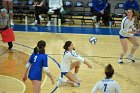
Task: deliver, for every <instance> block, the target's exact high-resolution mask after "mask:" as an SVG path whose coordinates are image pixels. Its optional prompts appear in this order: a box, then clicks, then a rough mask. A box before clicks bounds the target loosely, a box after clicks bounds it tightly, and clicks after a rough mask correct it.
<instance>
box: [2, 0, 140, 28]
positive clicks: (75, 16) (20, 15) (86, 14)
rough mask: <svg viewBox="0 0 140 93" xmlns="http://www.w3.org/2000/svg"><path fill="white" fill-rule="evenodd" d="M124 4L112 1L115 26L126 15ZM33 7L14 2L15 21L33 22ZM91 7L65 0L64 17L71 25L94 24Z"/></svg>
mask: <svg viewBox="0 0 140 93" xmlns="http://www.w3.org/2000/svg"><path fill="white" fill-rule="evenodd" d="M69 2H70V3H71V5H70V6H67V5H66V4H68V3H69ZM124 2H125V0H117V1H116V0H115V1H110V3H111V16H112V18H113V20H114V21H115V22H114V23H115V24H114V25H117V24H118V23H120V21H121V20H122V14H123V13H124V9H123V3H124ZM139 3H140V2H139ZM32 5H33V1H32V0H28V1H22V2H21V1H19V0H14V19H15V20H18V22H19V23H21V22H22V21H24V18H25V16H28V18H29V20H31V21H33V20H34V19H35V17H34V7H33V6H32ZM91 5H92V3H91V0H86V1H84V0H63V7H64V9H65V11H66V13H64V17H65V18H66V20H67V21H68V23H69V25H71V24H74V23H76V22H75V21H76V20H78V21H79V23H81V25H86V24H87V23H91V24H93V21H92V19H91V18H92V16H93V15H94V14H92V13H91V12H90V9H91ZM0 8H2V2H0ZM54 16H55V15H54ZM43 17H44V19H45V18H47V14H45V15H43ZM45 21H46V20H45Z"/></svg>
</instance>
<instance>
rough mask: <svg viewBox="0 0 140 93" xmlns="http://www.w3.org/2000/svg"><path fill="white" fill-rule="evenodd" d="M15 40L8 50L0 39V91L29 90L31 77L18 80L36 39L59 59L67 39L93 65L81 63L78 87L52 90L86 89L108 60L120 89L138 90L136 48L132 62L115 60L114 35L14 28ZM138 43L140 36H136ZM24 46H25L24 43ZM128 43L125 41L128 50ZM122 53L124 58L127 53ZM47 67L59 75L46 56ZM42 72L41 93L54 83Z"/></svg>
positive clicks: (79, 92)
mask: <svg viewBox="0 0 140 93" xmlns="http://www.w3.org/2000/svg"><path fill="white" fill-rule="evenodd" d="M91 36H95V37H97V39H98V42H97V44H96V45H91V44H89V42H88V39H89V38H90V37H91ZM15 37H16V41H15V42H14V47H13V49H12V50H10V51H9V50H8V49H7V44H4V43H2V42H0V93H32V85H31V81H30V80H29V79H28V80H27V82H26V83H23V82H22V77H23V72H24V70H25V64H26V62H27V61H28V58H29V55H30V54H31V53H32V52H33V50H32V49H30V48H34V47H35V46H36V43H37V42H38V41H39V40H45V41H46V43H47V46H46V53H47V54H49V55H50V56H51V57H53V58H54V59H55V60H57V61H58V62H59V63H61V60H62V57H63V52H64V50H63V48H62V47H63V45H64V42H65V41H66V40H71V41H72V42H73V44H74V46H75V47H76V51H77V52H78V53H79V54H80V55H82V56H83V57H84V58H85V59H86V60H87V61H88V62H90V63H91V64H92V66H93V68H92V69H88V68H87V67H86V66H85V65H84V64H82V65H81V67H80V71H79V74H78V77H79V78H80V79H81V86H80V87H71V86H68V85H65V86H61V87H60V88H58V90H57V91H56V93H90V91H91V89H92V87H93V86H94V85H95V83H96V82H97V81H99V80H101V79H103V78H104V77H105V76H104V67H105V65H107V64H108V63H111V64H112V65H113V67H114V69H115V75H114V76H113V79H115V80H117V81H118V82H119V84H120V87H121V90H122V93H139V88H140V48H138V50H137V51H136V52H135V57H136V63H131V62H129V61H128V60H127V59H124V64H122V65H120V64H118V63H117V61H118V57H119V54H120V52H121V50H122V49H121V45H120V42H119V38H118V36H111V35H91V34H54V33H47V32H45V33H44V32H40V33H39V32H34V33H33V32H15ZM137 39H138V42H139V43H140V37H137ZM27 46H28V47H27ZM131 46H132V45H131V44H129V50H128V53H127V55H128V54H129V52H130V48H131ZM127 55H126V56H125V58H126V57H127ZM49 69H50V71H51V73H52V74H53V76H54V77H55V81H56V82H57V78H58V76H59V73H60V71H59V68H58V66H57V65H56V63H54V61H52V60H51V59H49ZM56 82H55V84H54V85H51V82H50V80H49V79H48V78H46V76H45V74H43V81H42V86H41V88H42V89H41V93H50V92H51V91H52V90H53V88H54V87H55V85H56Z"/></svg>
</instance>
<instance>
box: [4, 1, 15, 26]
mask: <svg viewBox="0 0 140 93" xmlns="http://www.w3.org/2000/svg"><path fill="white" fill-rule="evenodd" d="M2 4H3V7H4V8H6V9H7V11H8V12H9V15H10V25H14V23H13V0H2Z"/></svg>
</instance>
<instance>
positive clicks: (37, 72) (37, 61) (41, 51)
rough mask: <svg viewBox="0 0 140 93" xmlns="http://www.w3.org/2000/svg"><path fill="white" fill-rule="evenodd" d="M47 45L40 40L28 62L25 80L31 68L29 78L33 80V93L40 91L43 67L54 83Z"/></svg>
mask: <svg viewBox="0 0 140 93" xmlns="http://www.w3.org/2000/svg"><path fill="white" fill-rule="evenodd" d="M45 46H46V42H45V41H43V40H40V41H39V42H38V43H37V46H36V47H35V48H34V52H33V54H32V55H31V56H30V58H29V61H28V62H27V64H26V70H25V74H24V77H23V81H24V82H25V81H26V80H27V72H28V70H29V68H30V70H29V74H28V78H29V79H30V80H31V81H32V85H33V93H40V86H41V79H42V68H43V70H44V71H45V72H46V74H47V76H48V77H49V78H50V79H51V81H52V84H54V79H53V77H52V75H51V74H50V71H49V69H48V59H47V55H46V54H45Z"/></svg>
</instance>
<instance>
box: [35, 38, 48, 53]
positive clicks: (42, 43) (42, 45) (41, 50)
mask: <svg viewBox="0 0 140 93" xmlns="http://www.w3.org/2000/svg"><path fill="white" fill-rule="evenodd" d="M45 47H46V42H45V41H43V40H40V41H38V43H37V46H36V47H35V48H34V53H35V54H37V53H39V54H44V53H45V49H44V48H45Z"/></svg>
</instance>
